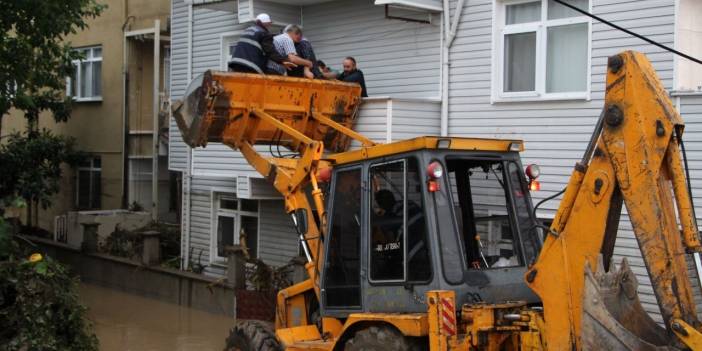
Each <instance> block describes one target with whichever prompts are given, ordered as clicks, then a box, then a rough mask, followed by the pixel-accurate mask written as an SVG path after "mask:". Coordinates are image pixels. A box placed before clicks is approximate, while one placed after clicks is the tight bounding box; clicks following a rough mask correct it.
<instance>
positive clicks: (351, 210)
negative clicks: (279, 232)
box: [324, 169, 361, 308]
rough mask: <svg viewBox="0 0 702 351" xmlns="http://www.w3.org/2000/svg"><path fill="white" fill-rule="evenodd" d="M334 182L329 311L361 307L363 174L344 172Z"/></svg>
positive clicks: (328, 266) (327, 294) (327, 280)
mask: <svg viewBox="0 0 702 351" xmlns="http://www.w3.org/2000/svg"><path fill="white" fill-rule="evenodd" d="M334 178H335V185H334V195H333V203H332V209H331V217H330V219H331V223H330V230H329V243H328V244H327V245H328V246H327V247H328V249H327V255H326V260H327V264H326V265H325V273H324V292H325V303H326V306H327V307H329V308H354V307H359V306H361V284H360V273H361V269H360V239H361V170H360V169H351V170H340V171H337V172H336V173H335V175H334Z"/></svg>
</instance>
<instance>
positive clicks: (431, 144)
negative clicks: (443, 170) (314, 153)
mask: <svg viewBox="0 0 702 351" xmlns="http://www.w3.org/2000/svg"><path fill="white" fill-rule="evenodd" d="M440 140H446V141H447V143H448V144H449V147H447V148H446V149H447V150H467V151H468V150H469V151H494V152H508V151H523V150H524V143H523V142H522V141H521V140H506V139H477V138H439V137H419V138H414V139H408V140H402V141H397V142H394V143H389V144H380V145H375V146H371V147H362V148H360V149H358V150H352V151H347V152H343V153H338V154H334V155H331V156H329V157H328V159H329V160H331V161H333V162H334V163H336V164H345V163H350V162H356V161H359V160H363V159H370V158H377V157H384V156H391V155H397V154H400V153H403V152H410V151H416V150H423V149H439V141H440Z"/></svg>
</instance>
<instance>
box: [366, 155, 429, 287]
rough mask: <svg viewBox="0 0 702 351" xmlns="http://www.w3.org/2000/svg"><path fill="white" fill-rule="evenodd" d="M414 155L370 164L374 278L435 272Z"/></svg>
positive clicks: (390, 279) (413, 276)
mask: <svg viewBox="0 0 702 351" xmlns="http://www.w3.org/2000/svg"><path fill="white" fill-rule="evenodd" d="M418 169H419V168H418V162H417V160H416V159H414V158H408V159H403V160H397V161H390V162H385V163H380V164H375V165H372V166H371V167H370V172H369V176H370V184H371V187H372V191H371V196H370V198H371V213H370V230H369V235H370V238H369V239H370V240H369V250H370V255H369V256H370V260H369V261H370V280H371V281H372V282H404V281H426V280H428V279H429V278H430V276H431V268H430V267H431V266H430V262H429V248H428V244H427V243H428V241H427V230H426V220H425V214H424V201H423V200H424V199H423V196H422V194H423V193H422V182H421V178H420V174H419V171H418Z"/></svg>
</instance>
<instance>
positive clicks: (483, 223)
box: [447, 159, 523, 269]
mask: <svg viewBox="0 0 702 351" xmlns="http://www.w3.org/2000/svg"><path fill="white" fill-rule="evenodd" d="M447 166H448V176H449V177H448V178H449V182H450V184H451V190H452V191H451V192H452V198H453V201H454V209H455V214H456V215H455V218H456V221H457V226H458V229H459V233H460V234H461V236H462V238H463V243H464V246H465V247H464V248H465V252H466V256H467V262H468V264H469V268H472V269H486V268H502V267H515V266H522V265H523V262H522V258H521V255H520V250H519V240H518V236H517V235H518V234H517V232H516V230H515V229H514V228H513V226H512V220H511V219H510V210H509V209H510V207H511V204H510V190H509V181H508V179H507V177H506V175H507V174H508V173H507V172H506V171H505V163H504V162H503V161H501V160H466V159H448V160H447Z"/></svg>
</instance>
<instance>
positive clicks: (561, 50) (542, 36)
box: [493, 0, 591, 100]
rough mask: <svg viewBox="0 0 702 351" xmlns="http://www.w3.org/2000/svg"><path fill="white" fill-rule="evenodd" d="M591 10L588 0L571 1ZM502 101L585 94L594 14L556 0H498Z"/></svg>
mask: <svg viewBox="0 0 702 351" xmlns="http://www.w3.org/2000/svg"><path fill="white" fill-rule="evenodd" d="M566 1H567V2H568V3H570V4H572V5H573V6H575V7H577V8H580V9H583V10H586V11H589V10H590V1H589V0H566ZM496 13H497V20H496V21H495V23H496V25H497V26H498V28H496V30H497V33H499V34H498V35H496V38H495V39H496V42H495V47H496V49H497V50H498V51H497V53H498V54H497V55H496V57H495V59H496V62H495V65H496V67H497V70H496V72H497V75H496V76H495V79H494V81H493V87H494V89H493V97H494V98H496V99H497V100H500V99H504V100H510V99H514V100H519V99H586V98H588V93H589V90H590V89H589V85H590V84H589V82H590V32H591V29H590V26H591V24H590V18H589V17H587V16H583V15H582V14H580V13H579V12H577V11H575V10H573V9H570V8H568V7H566V6H563V5H561V4H559V3H557V2H555V1H553V0H498V1H497V9H496Z"/></svg>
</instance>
